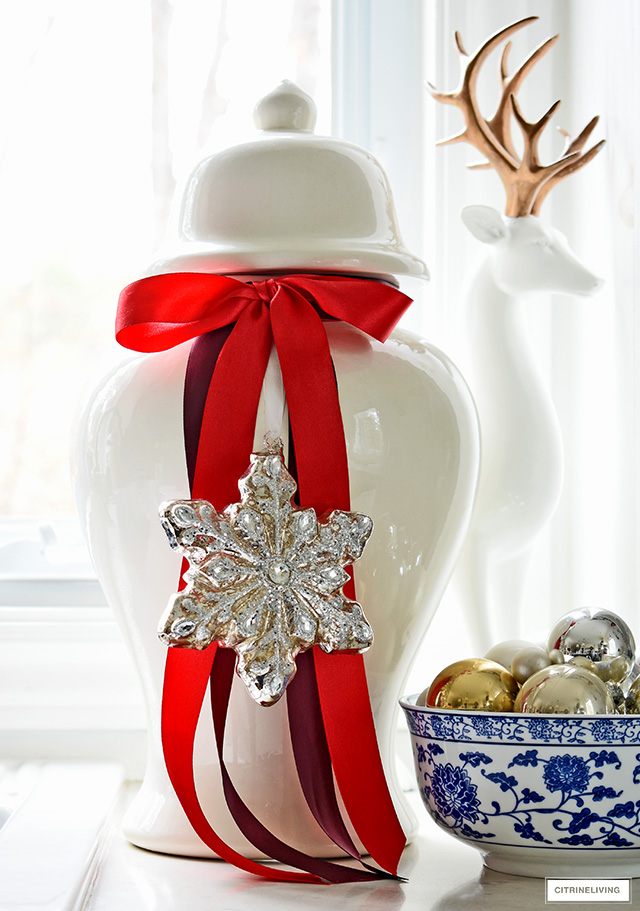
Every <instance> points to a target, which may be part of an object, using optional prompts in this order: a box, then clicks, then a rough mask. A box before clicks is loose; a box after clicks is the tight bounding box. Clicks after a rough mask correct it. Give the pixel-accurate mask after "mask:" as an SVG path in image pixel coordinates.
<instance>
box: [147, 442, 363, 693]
mask: <svg viewBox="0 0 640 911" xmlns="http://www.w3.org/2000/svg"><path fill="white" fill-rule="evenodd" d="M265 443H267V441H265ZM282 449H283V447H282V441H280V440H277V441H276V442H274V443H271V444H270V445H269V444H268V445H267V448H266V450H265V451H263V452H258V453H254V454H253V455H252V456H251V464H250V467H249V469H248V470H247V472H246V473H245V474H244V475H243V476H242V478H241V479H240V481H239V482H238V486H239V488H240V494H241V498H240V503H234V504H233V505H231V506H229V507H227V509H225V510H224V512H223V513H222V514H220V513H218V512H216V510H215V509H214V507H213V506H212V505H211V503H208V502H207V501H206V500H173V501H171V502H168V503H165V504H164V505H163V506H162V508H161V516H162V524H163V527H164V529H165V531H166V533H167V537H168V538H169V543H170V544H171V546H172V547H174V548H177V549H179V550H181V551H182V552H183V553H184V554H185V555H186V557H187V559H188V560H189V563H190V569H189V570H188V572H187V573H186V574H185V577H184V578H185V580H186V581H187V583H188V584H187V587H186V589H185V590H184V591H182V592H180V593H179V594H177V595H174V596H173V598H172V599H171V601H170V603H169V607H168V609H167V613H166V615H165V618H164V619H163V622H162V624H161V629H160V633H159V634H160V638H161V639H163V640H164V641H165V642H166V643H167V645H171V646H178V647H186V648H195V649H204V648H207V647H208V646H209V645H210V644H211V643H212V642H214V641H217V642H220V644H222V645H224V646H226V647H227V648H232V649H234V650H235V651H236V653H237V655H238V662H237V668H236V669H237V673H238V675H239V676H240V677H241V678H242V680H243V681H244V683H245V685H246V687H247V689H248V690H249V693H250V694H251V695H252V696H253V698H254V699H255V700H256V702H259V703H260V704H261V705H273V704H274V703H276V702H277V701H278V699H280V697H281V696H282V694H283V693H284V691H285V689H286V687H287V685H288V684H289V682H290V681H291V679H292V678H293V675H294V674H295V670H296V669H295V658H296V655H297V654H298V652H300V651H306V650H307V649H310V648H312V647H313V646H314V645H319V646H320V648H322V649H323V651H325V652H334V651H350V652H362V651H365V650H366V649H367V648H369V646H370V645H371V643H372V642H373V630H372V629H371V626H370V625H369V623H368V622H367V620H366V618H365V616H364V614H363V612H362V608H361V607H360V605H359V604H358V603H357V602H355V601H350V600H349V599H348V598H346V597H345V596H344V594H343V592H342V586H343V585H344V584H345V582H347V581H348V579H349V574H348V573H347V572H346V571H345V569H344V567H345V566H349V565H350V564H351V563H353V562H355V561H356V560H358V559H359V557H360V556H361V555H362V551H363V549H364V546H365V544H366V542H367V539H368V538H369V535H370V534H371V530H372V528H373V522H372V521H371V519H370V518H369V517H368V516H365V515H362V514H360V513H353V512H344V511H342V510H335V511H334V512H332V513H331V515H330V516H329V517H328V519H327V520H326V522H319V521H318V519H317V517H316V513H315V510H314V509H297V508H296V507H295V506H294V505H293V504H292V498H293V496H294V494H295V492H296V490H297V484H296V482H295V481H294V480H293V478H292V477H291V475H290V474H289V472H288V471H287V469H286V467H285V464H284V461H283V457H282Z"/></svg>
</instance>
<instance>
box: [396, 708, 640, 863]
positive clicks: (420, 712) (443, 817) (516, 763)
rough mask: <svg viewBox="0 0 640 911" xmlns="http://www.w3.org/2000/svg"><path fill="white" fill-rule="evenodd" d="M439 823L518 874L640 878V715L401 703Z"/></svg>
mask: <svg viewBox="0 0 640 911" xmlns="http://www.w3.org/2000/svg"><path fill="white" fill-rule="evenodd" d="M401 705H402V707H403V709H404V712H405V716H406V720H407V724H408V726H409V730H410V733H411V741H412V746H413V756H414V762H415V769H416V774H417V779H418V787H419V789H420V793H421V796H422V800H423V803H424V805H425V806H426V808H427V810H428V811H429V814H430V815H431V817H432V818H433V819H434V820H435V822H436V823H438V825H439V826H440V827H441V828H442V829H444V830H445V831H447V832H449V833H450V834H451V835H453V836H454V837H456V838H459V839H461V840H462V841H464V842H465V843H466V844H469V845H472V846H473V847H475V848H477V849H478V850H479V851H480V852H481V853H482V854H483V857H484V863H485V864H486V866H488V867H490V868H491V869H493V870H498V871H501V872H503V873H514V874H517V875H520V876H538V877H545V876H565V875H566V876H571V877H578V876H581V875H582V876H588V877H598V876H621V877H633V876H639V875H640V807H639V806H638V801H637V791H638V782H639V781H640V716H594V715H523V714H518V713H512V712H504V713H488V712H456V711H450V710H446V709H431V708H425V707H420V706H416V705H415V697H409V698H408V699H406V700H402V702H401Z"/></svg>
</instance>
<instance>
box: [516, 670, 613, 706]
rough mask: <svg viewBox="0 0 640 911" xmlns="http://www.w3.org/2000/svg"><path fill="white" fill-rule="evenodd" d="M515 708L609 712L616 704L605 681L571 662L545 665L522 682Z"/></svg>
mask: <svg viewBox="0 0 640 911" xmlns="http://www.w3.org/2000/svg"><path fill="white" fill-rule="evenodd" d="M514 711H516V712H527V713H536V714H562V715H609V714H612V713H613V712H614V704H613V700H612V698H611V695H610V693H609V691H608V690H607V687H606V685H605V684H604V683H603V681H602V680H601V679H600V678H599V677H597V676H596V675H595V674H592V673H591V671H588V670H586V669H585V668H582V667H576V666H575V665H571V664H562V665H552V666H551V667H546V668H543V670H541V671H538V672H537V673H536V674H534V675H533V676H532V677H530V678H529V679H528V680H527V681H526V683H525V684H524V685H523V687H522V689H521V690H520V692H519V694H518V698H517V699H516V700H515V705H514Z"/></svg>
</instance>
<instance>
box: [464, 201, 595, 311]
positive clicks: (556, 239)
mask: <svg viewBox="0 0 640 911" xmlns="http://www.w3.org/2000/svg"><path fill="white" fill-rule="evenodd" d="M462 220H463V222H464V223H465V225H466V226H467V228H468V229H469V230H470V231H471V233H472V234H473V236H474V237H475V238H477V239H478V240H479V241H482V243H485V244H489V246H490V250H491V253H490V269H491V275H492V277H493V280H494V281H495V283H496V285H497V286H498V288H500V290H501V291H504V292H505V294H511V295H527V294H533V293H537V292H540V291H550V292H554V293H557V294H578V295H581V296H590V295H592V294H595V293H596V291H598V290H599V289H600V288H601V287H602V285H603V280H602V279H601V278H598V276H597V275H594V273H593V272H591V271H590V270H589V269H587V268H586V266H584V265H583V264H582V263H581V262H580V260H579V259H578V257H577V256H576V255H575V254H574V253H573V252H572V251H571V249H570V248H569V244H568V243H567V240H566V238H565V236H564V234H562V233H561V232H560V231H558V230H557V229H556V228H552V227H551V226H550V225H545V224H544V222H542V221H540V220H539V219H538V218H528V217H521V218H503V217H502V215H500V213H499V212H497V211H496V210H495V209H492V208H491V206H466V207H465V208H464V209H463V210H462Z"/></svg>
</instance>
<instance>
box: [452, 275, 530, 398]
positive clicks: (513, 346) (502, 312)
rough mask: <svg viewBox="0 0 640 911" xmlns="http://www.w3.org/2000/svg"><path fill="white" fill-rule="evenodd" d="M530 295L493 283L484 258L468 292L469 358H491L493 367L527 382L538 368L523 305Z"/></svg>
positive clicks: (526, 303)
mask: <svg viewBox="0 0 640 911" xmlns="http://www.w3.org/2000/svg"><path fill="white" fill-rule="evenodd" d="M533 300H534V298H533V297H532V296H531V295H526V296H525V295H520V294H509V293H507V292H505V291H503V290H502V289H501V288H499V287H498V285H497V284H496V282H495V280H494V278H493V276H492V274H491V269H490V264H489V263H488V262H484V263H483V265H482V266H481V268H480V270H479V272H478V273H477V275H476V277H475V280H474V281H473V283H472V286H471V291H470V294H469V304H470V307H469V319H470V338H471V342H470V344H471V349H472V358H473V360H474V361H477V360H478V358H479V357H480V356H486V357H488V358H491V359H492V361H493V362H494V369H495V370H496V371H498V372H506V373H508V374H509V375H510V376H512V377H515V376H522V377H523V379H524V378H525V377H526V380H527V382H530V381H531V379H532V377H531V374H532V373H533V374H534V375H535V376H536V377H537V376H538V374H539V369H538V367H537V363H536V357H535V356H534V351H533V348H532V346H531V342H530V341H529V335H530V333H529V329H528V325H527V316H526V309H527V305H529V304H530V303H532V302H533Z"/></svg>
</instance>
